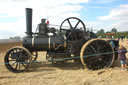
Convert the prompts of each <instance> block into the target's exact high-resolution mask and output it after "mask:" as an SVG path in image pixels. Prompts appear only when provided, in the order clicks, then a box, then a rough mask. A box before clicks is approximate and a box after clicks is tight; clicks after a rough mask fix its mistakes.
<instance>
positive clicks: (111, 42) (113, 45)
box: [110, 40, 115, 48]
mask: <svg viewBox="0 0 128 85" xmlns="http://www.w3.org/2000/svg"><path fill="white" fill-rule="evenodd" d="M110 44H111V45H112V47H113V48H115V44H114V42H113V40H111V41H110Z"/></svg>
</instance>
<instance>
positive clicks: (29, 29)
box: [26, 8, 32, 37]
mask: <svg viewBox="0 0 128 85" xmlns="http://www.w3.org/2000/svg"><path fill="white" fill-rule="evenodd" d="M26 34H27V37H32V9H31V8H26Z"/></svg>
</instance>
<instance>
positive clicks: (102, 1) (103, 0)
mask: <svg viewBox="0 0 128 85" xmlns="http://www.w3.org/2000/svg"><path fill="white" fill-rule="evenodd" d="M115 1H117V0H91V2H92V3H96V4H108V3H111V2H115Z"/></svg>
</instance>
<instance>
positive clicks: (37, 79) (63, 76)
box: [0, 40, 128, 85]
mask: <svg viewBox="0 0 128 85" xmlns="http://www.w3.org/2000/svg"><path fill="white" fill-rule="evenodd" d="M120 44H124V45H125V46H126V47H127V48H128V44H127V43H126V40H125V42H121V41H120ZM17 45H21V43H10V44H0V57H1V58H0V85H128V71H121V70H120V64H119V61H118V60H117V61H115V63H114V65H113V67H112V68H108V69H102V70H96V71H91V70H88V69H86V68H85V69H82V66H81V65H78V64H75V63H71V62H68V63H66V64H57V65H53V64H51V63H50V62H48V61H46V59H45V55H46V52H39V57H38V59H37V60H38V61H42V62H39V63H33V64H32V65H31V67H30V68H29V71H28V72H24V73H12V72H10V71H8V70H7V69H6V67H5V66H4V54H5V53H6V51H7V49H9V48H10V47H12V46H17ZM127 56H128V54H127Z"/></svg>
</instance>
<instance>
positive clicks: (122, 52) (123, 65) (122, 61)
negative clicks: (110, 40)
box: [118, 45, 127, 70]
mask: <svg viewBox="0 0 128 85" xmlns="http://www.w3.org/2000/svg"><path fill="white" fill-rule="evenodd" d="M126 53H127V50H126V48H125V47H124V46H123V45H120V46H119V49H118V58H119V60H120V64H121V70H127V63H126V55H125V54H126Z"/></svg>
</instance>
